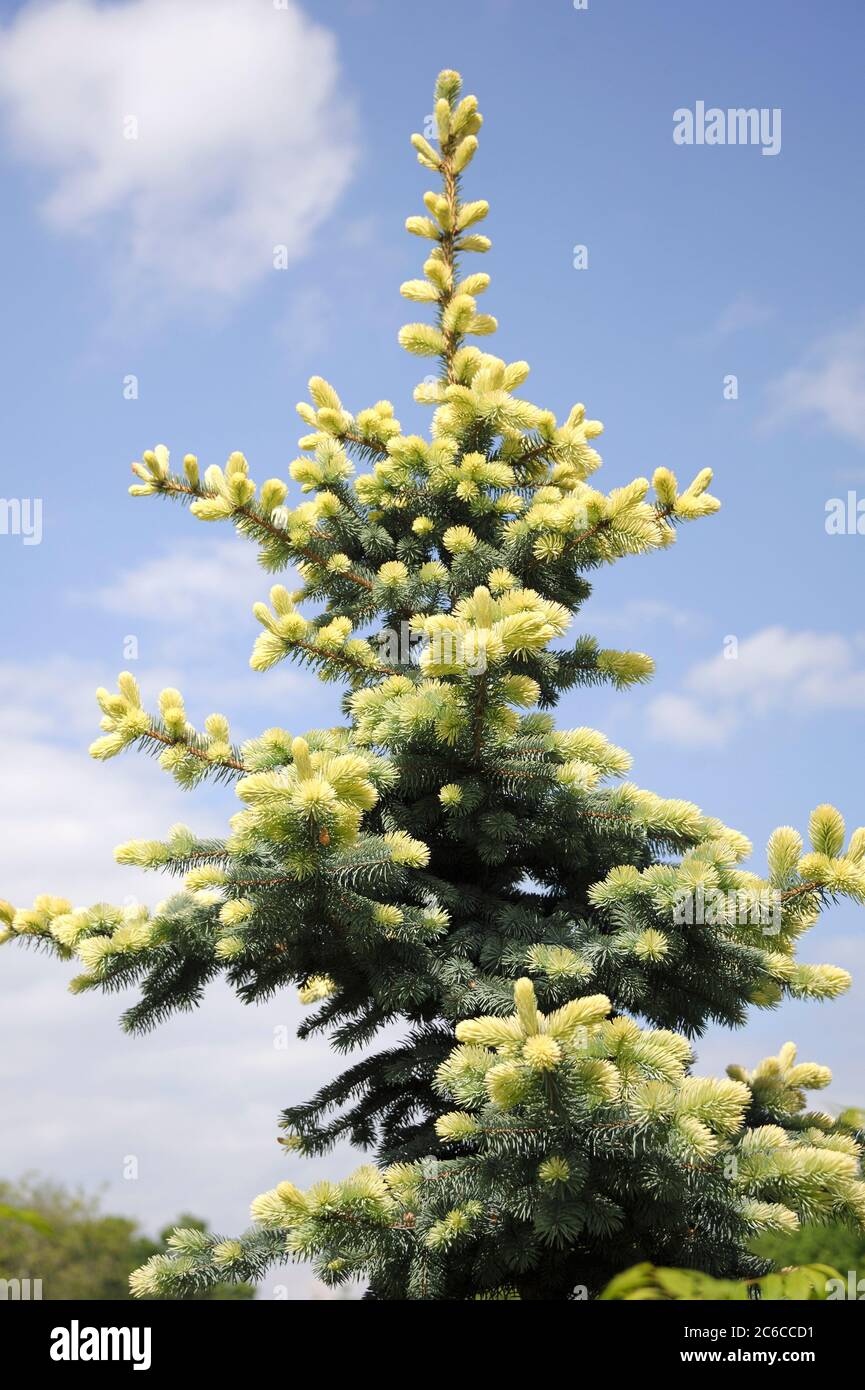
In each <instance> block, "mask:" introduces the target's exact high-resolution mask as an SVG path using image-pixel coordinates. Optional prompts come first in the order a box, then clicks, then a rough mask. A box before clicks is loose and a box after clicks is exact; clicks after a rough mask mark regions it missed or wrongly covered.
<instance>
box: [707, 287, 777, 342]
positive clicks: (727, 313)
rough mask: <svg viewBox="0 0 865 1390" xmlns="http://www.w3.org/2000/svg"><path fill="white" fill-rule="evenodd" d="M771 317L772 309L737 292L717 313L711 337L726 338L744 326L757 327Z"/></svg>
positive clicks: (741, 329)
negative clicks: (730, 301)
mask: <svg viewBox="0 0 865 1390" xmlns="http://www.w3.org/2000/svg"><path fill="white" fill-rule="evenodd" d="M771 317H772V310H771V309H768V308H767V307H766V305H765V304H759V303H758V302H757V301H756V300H755V299H752V298H751V296H750V295H747V294H739V295H737V296H736V298H735V299H734V300H733V301H732V303H730V304H728V305H727V307H726V308H725V309H723V310H722V312H721V313H720V314H719V316H718V318H717V321H716V322H715V324H714V327H713V328H712V337H713V338H728V337H729V336H730V335H731V334H732V333H741V332H742V331H743V330H744V329H746V328H759V327H760V325H761V324H764V323H766V321H767V320H768V319H770V318H771Z"/></svg>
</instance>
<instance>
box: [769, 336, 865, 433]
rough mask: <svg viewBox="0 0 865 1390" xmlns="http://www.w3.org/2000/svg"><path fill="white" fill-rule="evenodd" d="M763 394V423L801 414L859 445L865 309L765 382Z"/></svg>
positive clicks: (864, 422)
mask: <svg viewBox="0 0 865 1390" xmlns="http://www.w3.org/2000/svg"><path fill="white" fill-rule="evenodd" d="M767 395H768V409H767V411H766V414H765V416H764V420H763V424H764V425H765V426H766V427H768V428H775V429H777V428H780V427H783V426H786V425H789V424H790V423H793V422H797V421H799V420H801V419H806V420H811V421H814V422H816V423H817V424H818V425H821V426H822V427H823V428H825V429H828V430H831V431H832V432H833V433H834V434H837V435H840V436H842V437H843V438H845V439H852V440H853V441H854V442H855V443H856V444H865V313H862V314H860V316H859V317H858V319H857V320H856V321H855V322H854V323H853V324H852V325H851V326H850V327H849V328H846V329H843V330H842V331H840V332H838V333H832V334H829V335H828V336H827V337H825V338H822V339H820V341H819V342H817V343H816V344H815V345H814V346H813V347H812V348H811V349H810V351H809V352H807V353H806V354H805V357H804V358H803V360H802V362H801V363H800V364H799V365H798V366H796V367H792V368H791V369H790V370H789V371H787V372H785V373H784V375H783V376H781V377H780V378H779V379H778V380H777V381H774V382H772V383H770V385H769V387H768V392H767Z"/></svg>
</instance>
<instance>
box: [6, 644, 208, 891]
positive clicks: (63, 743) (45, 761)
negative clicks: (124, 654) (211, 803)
mask: <svg viewBox="0 0 865 1390" xmlns="http://www.w3.org/2000/svg"><path fill="white" fill-rule="evenodd" d="M98 684H99V680H98V678H97V673H96V671H95V669H91V668H90V667H89V666H87V665H85V664H83V663H76V662H72V661H65V660H63V659H62V658H57V659H55V660H53V661H51V662H48V663H46V664H45V665H44V666H24V665H12V664H3V665H0V705H2V711H3V716H2V720H0V761H2V766H3V797H2V798H0V844H2V846H3V857H2V873H0V897H3V898H7V899H9V901H11V902H13V903H15V904H16V906H23V905H26V904H29V903H31V902H32V901H33V898H34V897H35V896H36V894H37V893H53V894H55V895H58V896H63V897H68V898H71V899H72V900H73V902H75V903H76V904H86V903H92V902H99V901H101V900H103V899H106V898H109V899H110V898H111V897H112V896H114V897H116V899H117V900H119V901H122V900H123V899H124V898H125V897H127V896H130V895H132V896H138V897H140V898H141V899H142V901H155V900H156V899H157V898H159V897H162V896H164V893H165V881H164V880H163V879H161V878H159V877H158V876H154V875H144V874H141V873H137V872H136V871H134V870H131V869H129V868H123V867H121V866H119V865H117V864H115V863H114V858H113V850H114V846H115V845H117V844H118V843H119V842H120V841H121V840H128V839H132V838H137V837H142V836H143V837H146V836H155V837H158V836H161V835H164V834H165V832H166V831H167V829H168V827H169V826H170V825H171V824H172V823H173V822H175V821H178V820H184V819H186V817H188V816H189V815H190V811H191V807H190V802H189V800H188V797H187V795H186V794H185V793H184V792H183V791H181V790H180V788H179V787H177V786H176V785H175V784H174V783H173V782H172V781H171V780H170V778H169V777H167V776H166V774H165V773H163V772H161V770H160V769H159V768H158V767H157V766H156V765H155V764H153V763H151V762H150V760H149V759H147V758H144V759H141V758H138V759H134V758H130V759H128V760H127V759H118V760H117V761H116V762H114V763H111V764H109V765H108V766H107V767H106V766H105V765H103V764H101V763H95V762H93V760H92V759H91V758H90V757H89V756H88V754H87V744H88V743H89V742H90V740H91V739H92V738H94V737H95V736H96V734H98V731H99V730H98V720H99V711H98V709H97V708H96V702H95V700H94V698H93V691H94V689H95V687H96V686H97V685H98ZM88 717H89V718H88ZM230 809H231V810H233V809H234V807H233V806H232V807H231V808H230ZM196 810H197V812H198V815H197V817H196V821H195V826H196V829H197V830H200V831H201V832H202V833H204V834H208V833H218V832H219V831H220V830H221V829H222V828H223V826H224V821H225V817H224V816H223V817H222V818H220V817H218V816H214V813H213V812H212V810H211V809H210V808H208V807H205V808H204V810H203V812H202V808H201V807H200V806H198V807H197V808H196Z"/></svg>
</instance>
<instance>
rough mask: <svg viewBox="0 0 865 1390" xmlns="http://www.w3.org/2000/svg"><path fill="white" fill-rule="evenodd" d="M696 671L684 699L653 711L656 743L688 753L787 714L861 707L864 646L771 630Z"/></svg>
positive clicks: (670, 697) (669, 697) (671, 697)
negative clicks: (750, 725) (680, 747)
mask: <svg viewBox="0 0 865 1390" xmlns="http://www.w3.org/2000/svg"><path fill="white" fill-rule="evenodd" d="M735 651H736V655H735V656H732V655H731V656H729V657H728V656H726V655H724V654H719V655H718V656H715V657H712V658H711V659H710V660H708V661H703V662H700V663H698V664H697V665H696V666H694V667H692V669H691V670H690V671H689V673H688V674H687V676H686V677H685V680H684V689H683V691H682V692H680V693H670V694H666V695H660V696H658V697H657V698H656V699H654V700H653V701H652V702H651V703H650V705H649V721H650V728H651V730H652V733H653V734H654V736H655V737H656V738H659V739H663V740H664V741H666V742H669V743H679V744H682V745H683V746H686V747H704V748H712V747H716V748H717V747H721V746H723V745H724V744H725V743H727V742H728V740H729V737H730V735H731V734H732V733H733V732H734V731H735V730H736V729H737V728H739V727H741V725H742V724H743V723H746V722H748V721H751V720H754V719H759V718H763V717H766V716H768V715H771V714H776V713H781V712H785V711H786V712H793V713H797V712H798V713H800V714H803V713H804V714H808V713H813V712H815V711H818V710H833V709H834V710H837V709H861V708H862V707H863V706H865V666H863V665H862V654H861V643H858V642H856V641H854V640H851V639H849V638H847V637H844V636H842V635H840V634H839V633H822V632H793V631H789V630H788V629H786V628H783V627H767V628H763V629H762V630H761V631H759V632H756V633H754V634H753V636H751V637H748V638H746V639H745V640H744V641H742V642H740V643H739V644H738V648H737V649H735Z"/></svg>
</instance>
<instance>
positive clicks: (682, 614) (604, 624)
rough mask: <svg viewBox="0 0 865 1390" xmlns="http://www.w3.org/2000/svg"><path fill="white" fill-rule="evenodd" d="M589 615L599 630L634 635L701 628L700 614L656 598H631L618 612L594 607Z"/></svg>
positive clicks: (622, 604)
mask: <svg viewBox="0 0 865 1390" xmlns="http://www.w3.org/2000/svg"><path fill="white" fill-rule="evenodd" d="M590 616H591V621H592V623H593V625H594V627H595V628H596V629H601V630H603V631H607V632H614V631H615V632H629V633H631V632H638V631H639V630H640V629H642V628H645V627H649V626H659V627H668V628H675V629H676V630H677V631H679V632H684V631H686V630H688V629H693V628H695V627H699V626H701V625H702V623H701V619H700V616H699V614H697V613H694V612H692V611H691V610H690V609H687V608H680V607H679V606H677V605H676V604H674V603H668V602H667V601H666V600H665V599H657V598H636V599H628V600H627V601H626V602H625V603H621V604H619V606H618V607H617V608H615V609H612V608H603V607H598V608H595V607H594V606H593V607H592V610H591V614H590Z"/></svg>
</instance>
